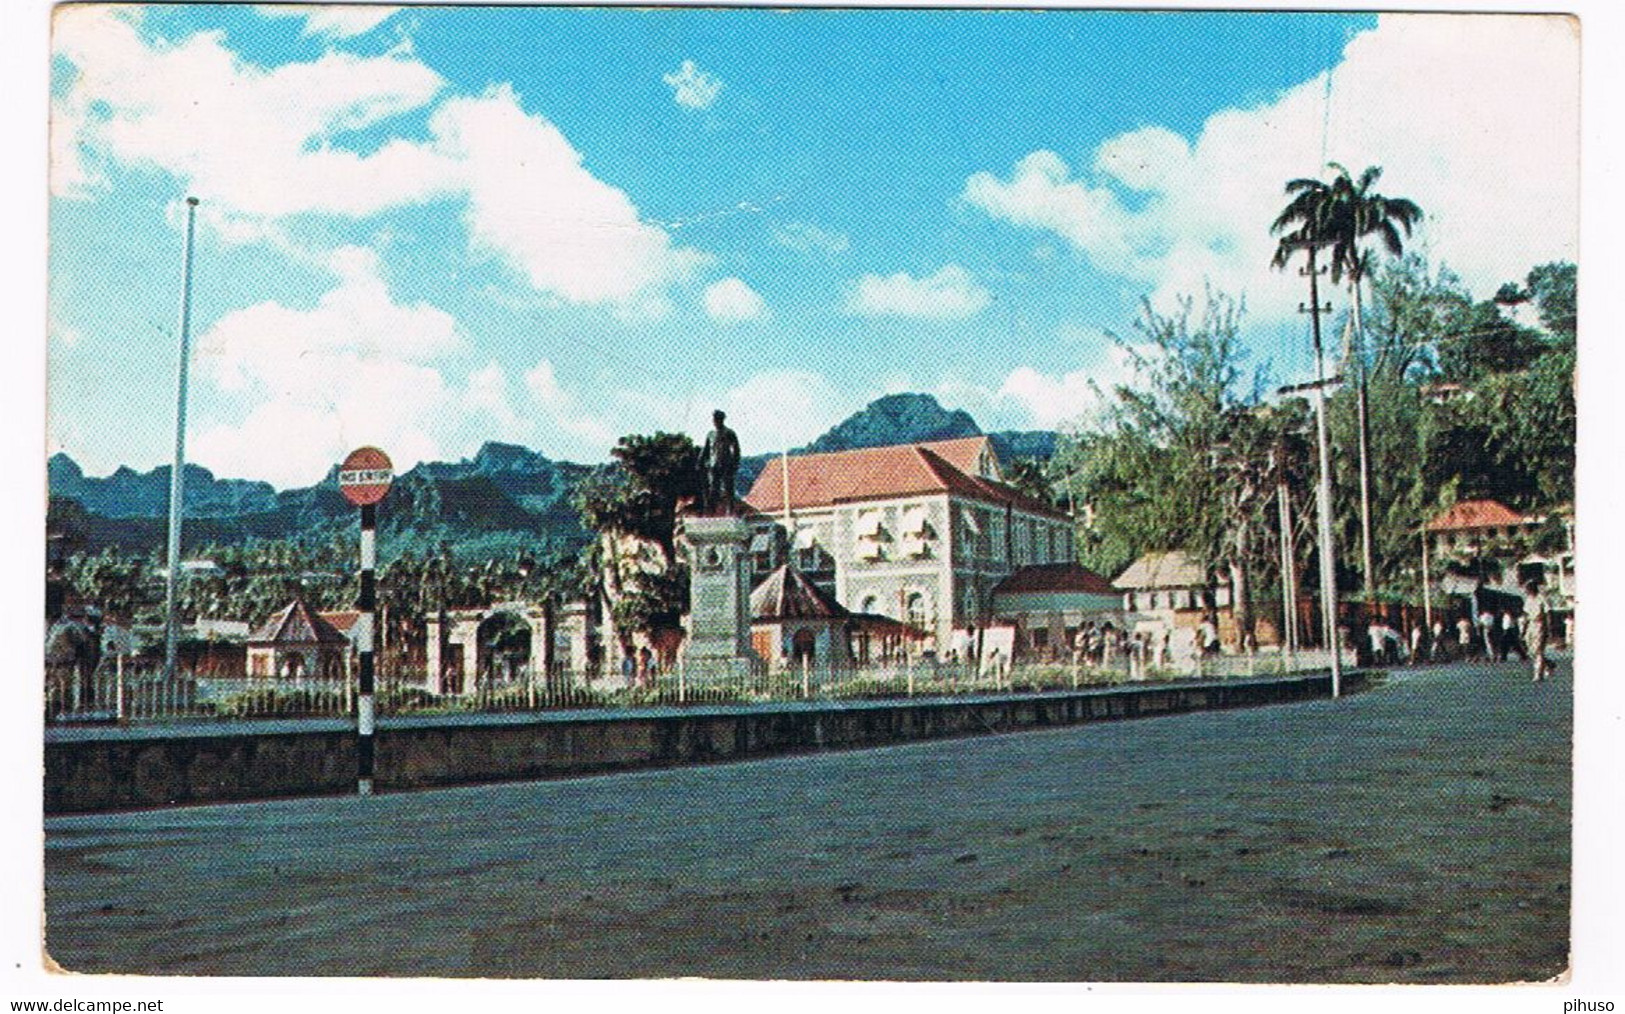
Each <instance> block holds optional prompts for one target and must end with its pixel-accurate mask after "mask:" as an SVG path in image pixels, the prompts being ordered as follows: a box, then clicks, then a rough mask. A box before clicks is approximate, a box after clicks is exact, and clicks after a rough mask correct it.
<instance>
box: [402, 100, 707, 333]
mask: <svg viewBox="0 0 1625 1014" xmlns="http://www.w3.org/2000/svg"><path fill="white" fill-rule="evenodd" d="M430 129H431V130H432V131H433V132H434V134H435V139H436V140H435V148H436V150H437V151H438V152H440V153H441V154H442V155H443V156H444V157H446V158H448V159H449V160H451V161H452V162H453V163H454V164H455V165H456V166H457V167H458V172H459V173H460V175H461V176H462V182H463V184H464V186H466V188H467V194H468V202H469V204H468V226H469V232H470V235H471V236H472V238H473V240H474V242H475V243H477V244H479V245H481V246H483V247H485V248H487V249H489V250H492V251H494V252H495V253H497V254H498V255H499V256H501V257H502V258H503V260H504V261H506V262H507V263H508V264H510V265H511V266H512V267H513V268H514V269H515V270H517V271H518V272H520V273H521V274H522V275H523V276H524V277H526V278H527V279H528V280H529V281H530V283H531V285H532V286H534V287H535V288H537V289H539V290H542V291H545V292H553V293H557V294H558V295H560V296H563V297H564V298H565V299H567V300H570V301H571V302H578V303H620V302H626V301H629V300H632V299H633V298H634V297H636V296H638V295H639V294H640V293H644V292H647V291H650V290H655V289H659V288H661V287H663V286H665V285H666V284H668V283H670V282H673V281H677V280H680V279H682V278H684V277H686V276H687V275H688V274H689V273H690V272H691V271H692V270H693V269H694V268H695V267H696V266H698V265H699V264H701V263H703V262H704V261H705V259H706V258H705V257H704V255H702V254H700V253H699V252H698V251H694V250H688V249H683V248H679V247H676V246H674V245H673V244H672V242H671V238H670V236H669V235H668V234H667V233H666V232H665V231H664V230H662V229H660V228H658V227H656V226H653V225H649V224H647V223H645V222H644V221H642V219H641V218H640V217H639V216H638V210H637V208H636V207H634V206H633V204H632V201H631V199H630V198H628V197H627V196H626V194H625V193H624V192H623V191H621V190H619V189H617V188H615V187H613V186H610V185H609V184H607V183H604V182H603V181H601V180H599V179H597V178H596V177H594V176H593V175H592V174H591V173H590V172H588V171H587V170H586V168H584V167H583V166H582V159H581V154H580V153H579V152H578V151H576V149H575V148H574V147H572V146H571V144H570V142H569V141H568V140H567V139H566V138H565V137H564V135H563V134H562V133H560V132H559V130H558V128H557V127H555V126H554V125H553V124H552V123H550V122H548V121H547V120H545V119H543V118H542V117H539V116H534V115H531V114H528V113H526V112H525V111H524V110H523V109H522V108H521V107H520V104H519V99H518V98H517V96H515V95H514V93H513V91H512V90H511V89H510V88H508V87H506V86H498V87H496V88H493V89H491V90H489V91H487V92H486V93H485V94H484V95H482V96H480V97H479V98H458V99H452V100H449V101H447V102H446V103H445V104H443V105H442V106H441V107H440V108H439V109H438V110H437V111H436V112H435V114H434V116H433V118H432V119H431V121H430Z"/></svg>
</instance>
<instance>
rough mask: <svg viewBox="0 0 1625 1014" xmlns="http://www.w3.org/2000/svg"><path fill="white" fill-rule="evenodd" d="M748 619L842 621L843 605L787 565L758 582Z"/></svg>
mask: <svg viewBox="0 0 1625 1014" xmlns="http://www.w3.org/2000/svg"><path fill="white" fill-rule="evenodd" d="M750 615H751V619H752V620H812V619H844V618H846V617H847V616H849V615H851V614H850V613H849V612H848V611H847V609H846V607H845V606H843V605H841V604H840V603H839V602H837V601H835V599H834V598H833V597H831V596H830V595H829V594H827V593H826V592H824V591H823V590H822V589H820V588H819V587H818V586H817V585H815V584H813V583H812V582H811V581H809V580H807V576H806V575H805V574H803V573H801V571H799V570H796V569H795V568H794V567H792V566H790V565H789V564H785V565H784V566H782V567H780V568H779V569H778V570H775V571H774V572H773V573H771V574H769V575H768V576H767V577H764V578H763V579H762V583H761V584H759V585H757V586H756V590H755V591H753V592H751V593H750Z"/></svg>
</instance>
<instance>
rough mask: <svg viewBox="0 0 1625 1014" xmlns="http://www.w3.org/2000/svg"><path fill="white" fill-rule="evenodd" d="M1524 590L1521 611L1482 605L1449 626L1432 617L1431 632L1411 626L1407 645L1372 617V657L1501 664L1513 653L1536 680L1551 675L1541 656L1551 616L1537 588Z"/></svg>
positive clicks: (1380, 660) (1390, 660)
mask: <svg viewBox="0 0 1625 1014" xmlns="http://www.w3.org/2000/svg"><path fill="white" fill-rule="evenodd" d="M1526 592H1527V594H1526V595H1525V597H1524V604H1523V610H1522V611H1521V612H1514V611H1512V610H1511V609H1501V610H1499V611H1496V610H1491V609H1489V608H1487V607H1486V608H1483V609H1481V610H1480V611H1479V612H1478V614H1477V615H1476V616H1474V615H1472V614H1470V613H1462V614H1460V615H1458V616H1457V617H1456V619H1455V620H1454V621H1453V622H1451V623H1450V624H1448V625H1447V624H1446V621H1445V620H1444V619H1436V620H1434V621H1433V629H1432V630H1427V629H1425V628H1424V627H1423V625H1422V624H1420V623H1418V624H1416V625H1414V626H1413V627H1412V628H1411V634H1410V643H1409V645H1408V646H1407V645H1406V644H1405V642H1404V639H1402V638H1401V637H1400V634H1399V631H1397V630H1395V629H1394V628H1393V627H1392V626H1390V625H1389V624H1388V623H1387V621H1385V620H1382V619H1377V620H1373V621H1372V622H1371V623H1370V624H1368V625H1367V627H1366V636H1367V637H1368V638H1369V641H1370V645H1371V657H1372V660H1373V661H1374V662H1376V663H1377V664H1379V665H1380V664H1389V665H1393V664H1398V663H1400V662H1409V663H1410V664H1412V665H1416V664H1418V663H1421V662H1454V661H1462V660H1468V659H1471V660H1477V661H1484V662H1490V661H1494V662H1506V661H1509V660H1510V659H1511V658H1512V656H1514V655H1516V656H1517V657H1518V659H1519V660H1520V661H1523V662H1527V663H1529V664H1530V665H1532V666H1533V668H1534V679H1535V681H1536V682H1539V681H1541V680H1544V679H1546V678H1547V677H1548V676H1550V675H1551V673H1552V661H1551V659H1550V658H1548V657H1547V655H1546V651H1547V648H1548V647H1549V645H1550V643H1551V639H1552V637H1551V634H1552V632H1551V630H1550V629H1549V628H1550V626H1551V615H1550V612H1549V610H1548V608H1547V605H1546V600H1545V598H1544V597H1542V596H1541V594H1540V593H1539V590H1538V589H1536V588H1534V587H1529V588H1527V589H1526ZM1570 623H1571V624H1572V621H1570ZM1569 636H1570V637H1572V634H1570V635H1569Z"/></svg>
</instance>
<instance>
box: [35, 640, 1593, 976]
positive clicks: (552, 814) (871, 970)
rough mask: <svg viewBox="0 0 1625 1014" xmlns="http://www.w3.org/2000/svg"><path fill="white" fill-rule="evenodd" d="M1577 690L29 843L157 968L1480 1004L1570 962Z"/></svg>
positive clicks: (850, 757) (113, 951) (1452, 688)
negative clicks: (1434, 996) (1383, 991)
mask: <svg viewBox="0 0 1625 1014" xmlns="http://www.w3.org/2000/svg"><path fill="white" fill-rule="evenodd" d="M1570 690H1571V685H1570V679H1569V667H1568V665H1567V664H1566V663H1565V664H1564V665H1563V666H1562V667H1561V669H1560V671H1559V675H1558V679H1557V680H1556V681H1555V682H1551V683H1547V684H1541V685H1531V684H1530V683H1529V682H1527V676H1526V675H1525V671H1524V670H1523V669H1522V668H1521V667H1514V666H1510V665H1508V666H1479V667H1466V666H1453V667H1445V668H1439V669H1422V670H1416V671H1404V670H1401V671H1397V672H1395V673H1394V675H1393V676H1392V677H1391V678H1390V679H1389V681H1388V682H1387V683H1386V684H1384V685H1382V686H1380V687H1378V688H1376V689H1373V690H1370V691H1367V692H1365V693H1361V694H1356V695H1353V696H1351V697H1347V698H1344V699H1343V700H1341V701H1335V702H1334V701H1315V702H1308V703H1301V704H1290V705H1281V706H1275V707H1267V708H1258V709H1250V710H1243V711H1229V712H1216V713H1200V714H1190V715H1178V716H1170V717H1161V718H1152V719H1144V720H1138V721H1131V722H1121V723H1114V724H1097V725H1086V726H1078V727H1072V728H1067V729H1058V730H1053V731H1044V732H1028V733H1017V734H1013V735H1004V736H989V737H983V738H977V739H967V740H957V741H952V742H938V743H927V744H917V745H910V746H902V747H894V748H890V749H884V750H872V751H862V752H851V753H833V754H820V755H816V756H801V757H789V758H779V759H774V760H766V761H759V762H751V763H744V764H734V765H727V766H719V767H708V768H688V769H679V770H668V771H655V772H643V773H637V774H628V775H617V776H609V777H601V778H588V779H578V780H571V781H558V782H544V783H530V784H519V785H501V786H485V787H478V788H467V789H454V790H445V791H435V792H421V793H412V794H400V795H386V796H380V797H375V798H372V799H369V800H357V799H315V800H288V801H280V802H269V803H256V804H245V805H228V806H211V807H195V808H186V809H173V810H165V811H152V812H145V813H132V814H118V815H98V816H85V817H62V818H52V819H49V820H47V821H46V835H47V838H46V856H45V860H46V862H45V869H46V888H47V900H46V910H47V916H48V920H49V923H48V934H47V936H48V941H47V942H48V949H49V951H50V953H51V954H52V956H53V957H54V958H55V960H57V961H59V962H60V963H61V964H62V965H63V966H65V967H67V968H70V969H73V970H78V971H121V972H140V973H150V974H184V975H211V974H229V975H244V974H260V975H266V974H271V975H275V974H290V975H329V974H334V975H432V976H462V975H480V976H526V977H530V976H540V977H570V978H595V977H628V976H632V977H664V976H678V975H702V976H714V977H746V978H877V979H1019V980H1091V981H1108V980H1134V981H1175V980H1181V981H1184V980H1202V981H1251V982H1258V981H1316V982H1347V981H1357V982H1372V981H1375V982H1394V981H1420V982H1440V981H1447V982H1463V981H1466V982H1482V981H1509V980H1530V979H1545V978H1548V977H1550V976H1553V975H1556V974H1558V973H1559V972H1561V971H1562V970H1563V968H1564V967H1565V965H1566V963H1567V954H1568V916H1569V826H1570V797H1569V785H1570V772H1571V760H1570V757H1571V749H1570V739H1571V736H1570V730H1571V694H1570Z"/></svg>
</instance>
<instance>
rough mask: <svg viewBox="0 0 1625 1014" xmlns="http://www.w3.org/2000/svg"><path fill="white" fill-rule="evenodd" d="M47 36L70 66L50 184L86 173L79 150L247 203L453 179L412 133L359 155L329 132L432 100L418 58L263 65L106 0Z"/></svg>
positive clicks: (326, 199) (72, 15) (71, 14)
mask: <svg viewBox="0 0 1625 1014" xmlns="http://www.w3.org/2000/svg"><path fill="white" fill-rule="evenodd" d="M55 41H56V51H57V53H58V54H59V55H60V56H62V57H64V58H66V59H67V60H69V61H70V62H72V64H73V66H74V68H75V71H76V74H77V77H76V78H75V80H74V82H73V85H72V87H71V88H69V89H68V91H67V92H66V93H65V94H64V96H63V97H62V98H60V99H59V100H58V103H57V107H56V112H57V114H58V116H59V117H60V118H59V120H58V122H57V123H55V124H53V129H54V130H59V131H60V134H59V136H58V137H57V139H56V142H55V148H56V152H57V155H58V162H57V163H55V164H53V167H52V169H53V172H52V185H53V189H54V190H55V191H56V192H57V193H59V194H60V193H70V192H73V191H74V189H75V188H77V187H83V186H85V185H87V184H88V183H92V182H94V180H95V177H94V174H93V173H92V172H91V171H90V169H89V168H88V167H87V165H86V156H90V157H92V158H103V157H105V158H111V159H115V160H117V161H119V162H122V163H125V164H129V165H135V166H142V167H147V168H156V169H161V170H165V171H168V172H171V173H174V174H175V175H177V176H180V177H183V178H185V179H186V180H187V182H188V185H189V186H190V188H191V189H192V190H193V192H194V193H196V194H198V195H199V196H200V197H202V198H203V199H204V200H205V201H209V202H214V201H220V202H222V203H223V204H225V205H226V206H228V207H230V208H232V209H234V210H235V211H237V212H239V213H242V214H248V215H256V216H271V217H275V216H285V215H293V214H299V213H304V212H322V213H327V214H337V215H350V216H359V215H367V214H373V213H375V212H377V211H379V210H382V209H384V208H387V207H390V206H393V205H397V204H401V203H407V202H414V201H421V200H424V199H426V198H427V197H429V196H431V195H433V194H436V193H439V192H441V191H443V190H444V189H445V188H446V186H447V185H448V184H449V182H450V181H449V180H448V179H447V178H446V173H445V167H444V166H443V165H442V164H441V160H439V159H437V158H436V157H434V156H433V155H432V153H429V152H426V151H424V150H423V149H422V148H421V147H419V146H417V145H412V144H408V143H405V142H399V141H396V142H391V143H389V144H386V145H385V146H384V147H383V148H381V149H379V150H378V151H376V152H374V153H372V154H370V155H365V156H363V155H358V154H356V153H354V152H352V151H348V150H346V149H344V148H342V147H338V146H335V145H334V143H333V140H334V136H335V135H336V134H340V133H342V132H343V131H346V130H354V129H358V128H362V127H368V126H372V125H375V124H377V123H379V122H381V121H383V120H387V119H389V118H391V117H393V116H397V115H399V114H401V113H403V112H406V111H409V110H413V109H417V108H420V107H422V106H423V105H424V104H426V103H428V102H429V101H431V100H432V99H433V98H434V97H435V96H436V95H437V94H438V93H439V91H440V90H441V87H442V85H443V81H442V80H441V78H440V76H439V75H438V74H436V73H435V72H434V71H432V70H430V69H429V68H428V67H425V66H424V65H423V64H421V63H418V62H416V61H413V60H407V59H399V58H395V57H359V56H354V55H351V54H348V53H340V52H327V53H324V54H323V55H322V56H320V57H318V58H317V59H316V60H314V61H311V62H308V63H290V64H285V65H283V66H280V67H277V68H274V69H269V70H267V69H264V68H261V67H257V66H254V65H252V64H248V63H246V62H244V61H242V60H240V59H239V58H238V57H237V55H236V54H235V53H233V52H232V51H231V50H229V49H227V48H226V46H225V44H224V36H223V35H222V34H221V33H218V32H200V33H198V34H196V35H192V36H189V37H188V38H186V39H184V40H182V41H180V42H178V43H174V44H167V43H151V44H149V43H148V42H147V41H146V40H144V39H143V38H142V37H141V34H140V32H139V30H138V27H137V24H136V19H135V18H133V17H130V16H125V15H124V14H123V13H121V11H120V9H118V8H113V7H103V6H86V7H67V8H63V10H62V11H61V12H59V14H58V15H57V22H56V40H55ZM245 125H251V126H250V127H247V128H245Z"/></svg>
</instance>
